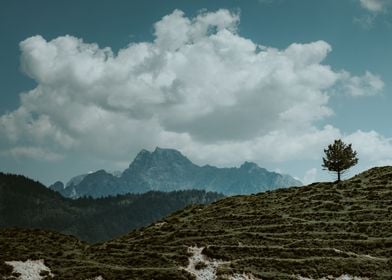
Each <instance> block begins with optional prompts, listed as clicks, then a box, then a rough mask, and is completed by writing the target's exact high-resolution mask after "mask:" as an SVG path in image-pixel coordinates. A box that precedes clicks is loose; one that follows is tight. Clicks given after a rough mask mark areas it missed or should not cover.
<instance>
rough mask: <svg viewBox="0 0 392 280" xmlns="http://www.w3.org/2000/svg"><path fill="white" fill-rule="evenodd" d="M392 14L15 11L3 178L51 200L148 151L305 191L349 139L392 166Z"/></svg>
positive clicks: (376, 0)
mask: <svg viewBox="0 0 392 280" xmlns="http://www.w3.org/2000/svg"><path fill="white" fill-rule="evenodd" d="M391 35H392V1H390V0H327V1H325V0H297V1H292V0H248V1H239V0H227V1H226V0H217V1H204V0H197V1H196V0H194V1H191V0H188V1H174V0H173V1H171V0H168V1H153V0H143V1H138V0H134V1H125V0H116V1H108V0H101V1H92V0H85V1H76V0H73V1H60V0H36V1H21V0H12V1H11V0H5V1H1V3H0V38H1V43H0V61H1V63H0V97H1V102H0V171H2V172H10V173H18V174H23V175H26V176H29V177H31V178H33V179H36V180H39V181H41V182H43V183H44V184H47V185H49V184H51V183H53V182H55V181H57V180H62V181H64V182H66V181H67V180H68V179H70V178H71V177H73V176H75V175H78V174H83V173H87V172H90V171H94V170H98V169H106V170H108V171H115V170H124V169H125V168H126V167H127V166H128V165H129V163H130V162H131V161H132V160H133V158H134V157H135V156H136V154H137V153H138V152H139V151H140V150H141V149H147V150H154V149H155V147H157V146H159V147H162V148H174V149H178V150H179V151H181V152H182V153H183V154H184V155H186V156H187V157H188V158H189V159H191V160H192V161H193V162H195V163H197V164H199V165H205V164H210V165H216V166H220V167H228V166H240V165H241V164H242V163H243V162H244V161H252V162H255V163H257V164H259V165H260V166H262V167H265V168H267V169H269V170H271V171H277V172H281V173H285V174H290V175H292V176H294V177H296V178H298V179H300V180H302V181H303V182H304V183H311V182H314V181H324V180H333V179H334V175H333V174H331V173H328V172H326V171H324V170H322V167H321V164H322V157H323V149H324V148H326V147H327V146H328V144H330V143H332V142H333V141H334V139H338V138H341V139H343V141H344V142H346V143H352V147H353V149H354V150H356V151H357V153H358V157H359V164H358V165H357V166H356V167H354V168H352V169H351V170H350V171H349V172H348V173H347V174H346V177H350V176H353V175H355V174H356V173H357V172H360V171H363V170H365V169H368V168H370V167H373V166H380V165H391V164H392V126H391V120H392V110H391V109H390V108H391V105H392V93H391V86H392V63H391V61H392V36H391Z"/></svg>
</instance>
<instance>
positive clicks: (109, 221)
mask: <svg viewBox="0 0 392 280" xmlns="http://www.w3.org/2000/svg"><path fill="white" fill-rule="evenodd" d="M222 197H223V195H221V194H217V193H211V192H205V191H202V190H187V191H175V192H154V191H151V192H147V193H143V194H126V195H118V196H115V197H107V198H100V199H93V198H91V197H84V198H79V199H76V200H72V199H68V198H64V197H62V196H61V195H60V194H59V193H57V192H55V191H52V190H50V189H48V188H47V187H45V186H44V185H42V184H41V183H39V182H36V181H33V180H31V179H28V178H26V177H24V176H21V175H12V174H4V173H0V228H5V227H21V228H41V229H52V230H56V231H59V232H61V233H65V234H71V235H74V236H76V237H78V238H80V239H82V240H85V241H88V242H92V243H94V242H99V241H104V240H109V239H112V238H115V237H117V236H120V235H122V234H126V233H127V232H129V231H130V230H133V229H136V228H141V227H144V226H147V225H149V224H151V223H153V222H155V221H157V220H159V219H162V218H163V217H165V216H167V215H168V214H170V213H172V212H175V211H177V210H179V209H182V208H184V207H186V206H188V205H192V204H207V203H211V202H213V201H215V200H217V199H220V198H222Z"/></svg>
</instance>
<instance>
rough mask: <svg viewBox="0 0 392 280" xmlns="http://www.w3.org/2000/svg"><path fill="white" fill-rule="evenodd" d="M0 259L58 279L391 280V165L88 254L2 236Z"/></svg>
mask: <svg viewBox="0 0 392 280" xmlns="http://www.w3.org/2000/svg"><path fill="white" fill-rule="evenodd" d="M36 235H38V236H41V238H40V239H39V238H38V239H35V238H33V237H32V236H36ZM37 240H39V241H37ZM60 240H62V244H63V245H62V246H63V247H64V246H66V245H65V244H68V243H67V242H65V240H69V245H67V246H66V247H69V249H66V248H64V249H62V248H56V246H54V245H53V244H56V243H58V242H60ZM0 252H1V253H0V254H1V255H0V263H2V266H1V268H0V269H2V270H0V271H3V272H7V273H8V272H9V270H10V268H9V267H8V266H6V265H4V261H10V260H18V259H20V260H26V259H27V258H34V259H37V258H38V259H39V258H43V259H45V263H46V264H47V266H48V267H50V268H51V270H52V273H54V274H55V277H56V276H57V278H58V279H93V278H94V277H97V276H102V277H103V278H104V279H205V280H207V279H216V278H215V277H218V279H304V278H301V277H309V278H311V279H321V278H322V277H328V276H333V277H335V278H337V277H339V276H342V275H346V274H347V275H351V276H353V277H354V276H356V277H361V278H356V279H392V167H380V168H373V169H371V170H369V171H367V172H364V173H362V174H360V175H358V176H355V177H353V178H352V179H350V180H347V181H343V182H341V183H339V184H334V183H316V184H312V185H309V186H306V187H295V188H289V189H281V190H276V191H271V192H266V193H260V194H257V195H251V196H236V197H230V198H225V199H222V200H219V201H217V202H215V203H213V204H211V205H207V206H192V207H188V208H186V209H184V210H182V211H178V212H176V213H175V214H173V215H171V216H169V217H167V218H166V219H164V220H162V221H160V222H158V223H155V224H153V225H151V226H149V227H146V228H142V229H139V230H136V231H133V232H131V233H129V234H128V235H125V236H123V237H121V238H118V239H115V240H112V241H109V242H105V243H101V244H96V245H92V246H89V245H87V244H84V243H80V242H79V243H78V241H77V240H74V239H72V238H70V237H64V236H61V235H56V234H54V233H48V234H45V233H42V232H39V233H33V232H26V231H18V230H13V231H12V230H8V231H2V232H0ZM32 254H34V255H32ZM347 277H348V276H347ZM335 278H324V279H335ZM341 279H343V278H341ZM345 279H354V278H345Z"/></svg>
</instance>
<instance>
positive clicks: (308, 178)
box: [302, 168, 317, 185]
mask: <svg viewBox="0 0 392 280" xmlns="http://www.w3.org/2000/svg"><path fill="white" fill-rule="evenodd" d="M316 178H317V168H311V169H309V170H308V171H306V173H305V176H304V178H303V179H302V182H303V183H304V185H308V184H311V183H313V182H315V181H316Z"/></svg>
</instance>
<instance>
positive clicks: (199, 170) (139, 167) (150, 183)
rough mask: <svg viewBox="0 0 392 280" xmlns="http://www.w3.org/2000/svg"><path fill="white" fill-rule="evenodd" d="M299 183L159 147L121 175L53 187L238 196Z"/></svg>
mask: <svg viewBox="0 0 392 280" xmlns="http://www.w3.org/2000/svg"><path fill="white" fill-rule="evenodd" d="M300 185H301V182H300V181H298V180H296V179H294V178H293V177H291V176H289V175H282V174H278V173H275V172H270V171H268V170H266V169H264V168H261V167H259V166H258V165H257V164H255V163H252V162H245V163H243V164H242V165H241V166H240V167H239V168H237V167H232V168H218V167H214V166H210V165H205V166H198V165H196V164H194V163H193V162H191V161H190V160H189V159H188V158H187V157H185V156H184V155H182V154H181V153H180V152H179V151H177V150H174V149H162V148H156V149H155V150H154V151H153V152H149V151H147V150H142V151H140V152H139V154H138V155H137V156H136V158H135V159H134V160H133V162H132V163H131V164H130V165H129V167H128V168H127V169H125V170H124V171H123V172H122V173H121V175H120V176H115V175H113V174H111V173H108V172H106V171H105V170H98V171H96V172H93V173H91V174H83V175H79V176H76V177H74V178H72V179H71V180H70V182H68V183H67V184H66V185H65V187H64V185H63V184H60V183H58V182H56V183H55V184H53V185H52V186H51V188H52V189H53V190H56V191H58V192H60V193H61V194H62V195H63V196H65V197H72V198H77V197H83V196H91V197H105V196H109V195H117V194H125V193H144V192H148V191H165V192H170V191H176V190H190V189H199V190H205V191H210V192H217V193H223V194H225V195H237V194H251V193H257V192H261V191H267V190H273V189H277V188H281V187H288V186H300Z"/></svg>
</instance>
